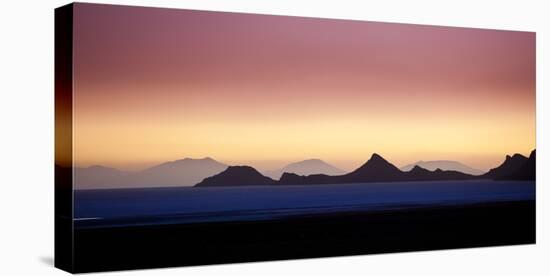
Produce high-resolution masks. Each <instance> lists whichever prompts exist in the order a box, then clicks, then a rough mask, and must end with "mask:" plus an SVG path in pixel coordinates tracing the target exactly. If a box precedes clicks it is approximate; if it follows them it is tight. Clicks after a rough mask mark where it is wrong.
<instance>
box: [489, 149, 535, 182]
mask: <svg viewBox="0 0 550 276" xmlns="http://www.w3.org/2000/svg"><path fill="white" fill-rule="evenodd" d="M536 159H537V158H536V152H535V150H533V151H532V152H531V154H530V155H529V158H527V160H526V161H525V162H524V163H523V164H522V165H521V166H520V167H519V168H518V169H517V170H516V171H514V172H512V173H510V174H508V175H504V176H500V177H499V178H498V179H502V180H535V178H536V169H537V168H536V161H537V160H536Z"/></svg>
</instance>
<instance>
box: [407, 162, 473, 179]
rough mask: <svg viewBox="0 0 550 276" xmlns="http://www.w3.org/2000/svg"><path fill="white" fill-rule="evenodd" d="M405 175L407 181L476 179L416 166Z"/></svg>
mask: <svg viewBox="0 0 550 276" xmlns="http://www.w3.org/2000/svg"><path fill="white" fill-rule="evenodd" d="M405 174H406V177H405V179H406V180H407V181H433V180H466V179H474V178H476V177H475V176H473V175H470V174H465V173H463V172H458V171H444V170H442V169H435V170H434V171H430V170H427V169H425V168H422V167H420V166H418V165H417V166H414V167H413V168H412V170H410V171H408V172H405Z"/></svg>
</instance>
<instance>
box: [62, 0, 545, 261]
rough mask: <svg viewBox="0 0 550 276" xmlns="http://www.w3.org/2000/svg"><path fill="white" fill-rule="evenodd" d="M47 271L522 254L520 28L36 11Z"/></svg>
mask: <svg viewBox="0 0 550 276" xmlns="http://www.w3.org/2000/svg"><path fill="white" fill-rule="evenodd" d="M55 93H56V94H55V99H56V103H55V111H56V116H55V118H56V156H55V194H56V208H55V212H56V214H55V225H56V229H55V235H56V236H55V245H56V246H55V264H56V266H57V267H59V268H61V269H64V270H67V271H69V272H91V271H106V270H120V269H137V268H152V267H167V266H187V265H203V264H219V263H231V262H250V261H266V260H282V259H295V258H312V257H327V256H345V255H355V254H369V253H387V252H404V251H416V250H435V249H450V248H467V247H479V246H496V245H514V244H529V243H535V160H536V158H535V146H536V145H535V33H533V32H523V31H504V30H487V29H473V28H456V27H441V26H426V25H412V24H395V23H379V22H365V21H352V20H336V19H319V18H303V17H290V16H273V15H257V14H240V13H227V12H210V11H195V10H180V9H165V8H145V7H129V6H114V5H99V4H84V3H75V4H70V5H67V6H63V7H60V8H58V9H56V11H55Z"/></svg>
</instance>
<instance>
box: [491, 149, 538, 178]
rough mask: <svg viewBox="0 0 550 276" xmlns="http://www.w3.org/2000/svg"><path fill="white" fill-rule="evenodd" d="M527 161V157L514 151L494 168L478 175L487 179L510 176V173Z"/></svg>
mask: <svg viewBox="0 0 550 276" xmlns="http://www.w3.org/2000/svg"><path fill="white" fill-rule="evenodd" d="M526 161H527V157H525V156H523V155H521V154H519V153H516V154H514V155H513V156H510V155H506V159H505V160H504V162H503V163H502V164H501V165H500V166H498V167H496V168H494V169H491V170H489V171H488V172H487V173H485V174H483V175H481V176H480V178H488V179H502V178H506V177H508V176H510V175H511V174H512V173H515V172H516V171H518V170H519V169H520V168H521V167H522V166H523V164H525V162H526Z"/></svg>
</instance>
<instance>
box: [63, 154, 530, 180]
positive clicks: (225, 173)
mask: <svg viewBox="0 0 550 276" xmlns="http://www.w3.org/2000/svg"><path fill="white" fill-rule="evenodd" d="M304 164H305V165H304ZM285 168H287V169H288V170H290V169H295V170H296V171H297V172H298V173H301V174H304V175H299V174H298V173H293V172H283V173H282V175H281V177H280V179H279V180H274V179H272V178H270V177H267V176H264V175H263V174H261V173H260V172H258V171H257V170H256V169H254V168H253V167H250V166H228V165H226V164H223V163H220V162H218V161H216V160H214V159H212V158H210V157H206V158H201V159H192V158H185V159H179V160H175V161H170V162H165V163H162V164H160V165H157V166H153V167H150V168H148V169H145V170H142V171H138V172H129V171H121V170H117V169H114V168H109V167H105V166H90V167H87V168H78V167H77V168H74V182H73V183H74V188H75V189H107V188H140V187H176V186H197V187H213V186H243V185H310V184H340V183H364V182H392V181H431V180H468V179H493V180H535V174H536V151H535V150H533V151H532V152H531V154H530V156H529V158H527V157H525V156H523V155H521V154H514V155H512V156H510V155H507V156H506V158H505V160H504V162H503V163H502V164H501V165H499V166H498V167H495V168H493V169H491V170H489V171H488V172H487V173H485V174H482V175H479V176H476V175H472V174H468V173H464V172H461V171H456V170H443V169H439V168H438V169H435V170H430V169H426V168H423V167H422V166H420V165H415V166H413V167H412V168H411V169H410V170H408V171H403V170H401V169H399V168H397V167H396V166H395V165H393V164H392V163H390V162H388V161H387V160H386V159H384V158H383V157H382V156H380V155H379V154H376V153H374V154H372V156H371V157H370V159H369V160H368V161H367V162H365V163H364V164H363V165H361V166H360V167H359V168H357V169H356V170H354V171H352V172H350V173H344V174H337V172H340V170H339V169H337V168H336V167H334V166H332V165H330V164H328V163H326V162H324V161H322V160H320V159H307V160H304V161H300V162H295V163H291V164H289V165H288V166H285V167H284V168H283V169H285ZM319 168H321V169H323V170H328V171H330V172H333V173H334V174H336V175H327V174H325V173H313V174H308V173H309V172H311V171H312V170H313V169H319ZM299 169H302V171H300V170H299ZM56 171H61V170H56ZM305 174H307V175H305Z"/></svg>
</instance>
